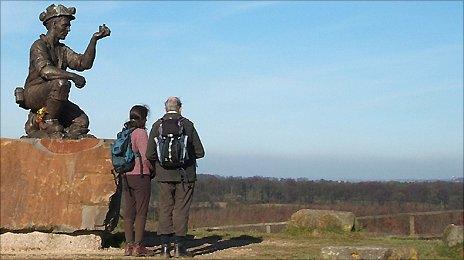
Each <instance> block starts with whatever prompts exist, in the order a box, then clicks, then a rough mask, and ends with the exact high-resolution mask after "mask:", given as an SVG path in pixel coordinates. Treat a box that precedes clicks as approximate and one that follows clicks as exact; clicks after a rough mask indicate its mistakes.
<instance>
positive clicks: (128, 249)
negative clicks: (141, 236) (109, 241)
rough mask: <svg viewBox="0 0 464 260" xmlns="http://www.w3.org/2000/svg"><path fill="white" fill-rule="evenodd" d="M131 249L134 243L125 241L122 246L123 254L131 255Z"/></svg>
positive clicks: (132, 249)
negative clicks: (124, 244)
mask: <svg viewBox="0 0 464 260" xmlns="http://www.w3.org/2000/svg"><path fill="white" fill-rule="evenodd" d="M133 251H134V244H132V243H127V244H126V246H125V247H124V255H125V256H131V255H132V252H133Z"/></svg>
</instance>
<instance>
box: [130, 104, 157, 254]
mask: <svg viewBox="0 0 464 260" xmlns="http://www.w3.org/2000/svg"><path fill="white" fill-rule="evenodd" d="M147 115H148V108H147V107H146V106H142V105H135V106H133V107H132V108H131V110H130V113H129V119H130V120H129V121H128V122H126V123H125V124H124V126H125V127H126V128H130V129H133V131H132V133H131V143H132V150H133V151H134V154H136V158H135V166H134V169H133V170H132V171H130V172H127V173H125V176H124V178H123V186H124V189H123V190H124V192H123V193H124V204H125V206H124V234H125V237H126V247H125V250H124V255H126V256H130V255H135V256H152V255H154V254H155V253H154V251H152V250H148V249H147V248H145V246H143V245H142V239H143V233H144V231H145V223H146V220H147V212H148V204H149V202H150V194H151V185H150V184H151V182H150V180H151V179H150V170H151V165H150V163H149V162H148V160H147V159H146V156H145V154H146V151H147V142H148V134H147V130H146V128H145V123H146V122H147Z"/></svg>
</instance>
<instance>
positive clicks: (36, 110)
mask: <svg viewBox="0 0 464 260" xmlns="http://www.w3.org/2000/svg"><path fill="white" fill-rule="evenodd" d="M75 13H76V8H74V7H69V8H67V7H65V6H63V5H57V6H55V5H54V4H52V5H50V6H49V7H47V9H46V10H45V11H44V12H42V13H41V14H40V16H39V19H40V21H42V22H43V24H44V26H45V27H46V28H47V34H46V35H43V34H42V35H40V38H39V39H38V40H36V41H35V42H34V43H33V44H32V46H31V49H30V61H29V75H28V76H27V79H26V83H25V87H24V90H23V89H22V88H17V89H16V90H15V95H16V103H18V104H19V106H21V107H22V108H24V109H30V110H31V111H30V113H29V117H28V121H27V122H26V125H25V130H26V133H27V134H28V136H29V137H35V138H42V137H52V138H63V137H64V138H73V139H76V138H80V137H83V136H85V135H86V134H87V133H88V132H89V129H88V126H89V119H88V117H87V115H86V114H85V113H84V112H83V111H82V110H81V109H80V108H79V106H77V105H76V104H74V103H72V102H70V101H69V100H68V97H69V91H70V88H71V82H70V81H72V82H74V84H75V86H76V87H77V88H83V87H84V86H85V83H86V81H85V78H84V77H83V76H81V75H78V74H76V73H73V72H68V71H66V69H67V68H70V69H73V70H77V71H84V70H88V69H90V68H92V65H93V62H94V60H95V53H96V45H97V41H98V40H100V39H102V38H104V37H106V36H109V35H110V29H109V28H108V27H106V26H105V25H104V24H103V25H101V26H100V28H99V31H98V32H96V33H94V34H93V36H92V38H91V39H90V42H89V44H88V46H87V49H86V50H85V52H84V54H78V53H75V52H74V51H73V50H72V49H71V48H69V47H68V46H66V45H65V44H63V43H60V40H64V39H65V38H66V36H67V35H68V32H69V31H70V27H71V20H74V19H75V17H74V14H75Z"/></svg>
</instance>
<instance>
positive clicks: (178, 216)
mask: <svg viewBox="0 0 464 260" xmlns="http://www.w3.org/2000/svg"><path fill="white" fill-rule="evenodd" d="M164 105H165V110H166V114H165V115H164V116H163V117H162V118H160V119H159V120H158V121H156V122H155V123H154V124H153V127H152V129H151V131H150V136H149V138H148V148H147V158H148V160H150V162H152V163H153V164H154V166H155V170H156V176H155V180H156V181H157V182H158V184H159V189H160V190H159V193H160V194H159V222H158V234H159V235H161V241H162V255H163V256H164V257H167V258H168V257H171V255H170V243H171V238H172V236H173V235H175V237H174V238H175V239H174V242H175V245H174V256H176V257H182V256H191V255H190V254H189V252H187V247H186V234H187V227H188V218H189V209H190V204H191V202H192V195H193V189H194V186H195V181H196V166H197V164H196V159H198V158H202V157H204V155H205V151H204V149H203V145H202V144H201V141H200V137H199V136H198V133H197V131H196V130H195V127H194V126H193V123H192V122H191V121H190V120H188V119H187V118H185V117H182V116H181V107H182V103H181V101H180V99H179V98H178V97H170V98H168V99H167V100H166V102H165V104H164Z"/></svg>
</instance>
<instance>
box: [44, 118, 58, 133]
mask: <svg viewBox="0 0 464 260" xmlns="http://www.w3.org/2000/svg"><path fill="white" fill-rule="evenodd" d="M39 127H40V130H43V131H45V132H46V133H48V134H53V133H57V132H58V133H61V132H63V130H64V128H63V126H62V125H61V124H60V122H59V121H58V119H45V120H44V121H43V122H41V123H39Z"/></svg>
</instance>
